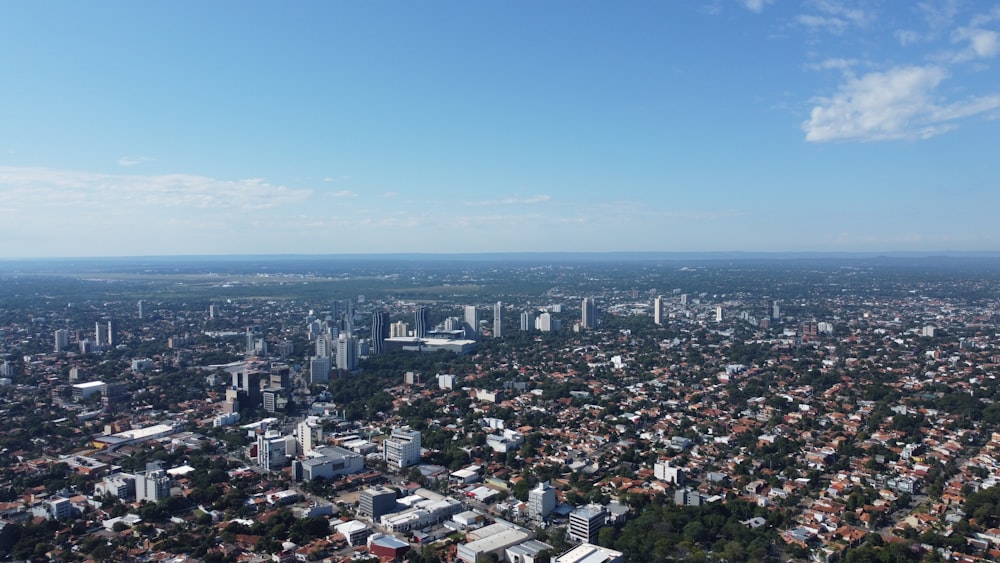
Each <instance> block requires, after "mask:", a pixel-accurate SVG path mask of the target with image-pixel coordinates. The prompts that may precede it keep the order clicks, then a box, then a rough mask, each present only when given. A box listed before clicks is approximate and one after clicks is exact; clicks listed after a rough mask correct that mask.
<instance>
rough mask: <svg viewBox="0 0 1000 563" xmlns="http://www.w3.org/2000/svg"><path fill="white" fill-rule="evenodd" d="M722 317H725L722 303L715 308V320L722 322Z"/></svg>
mask: <svg viewBox="0 0 1000 563" xmlns="http://www.w3.org/2000/svg"><path fill="white" fill-rule="evenodd" d="M722 318H723V316H722V305H719V306H717V307H716V308H715V322H717V323H721V322H722Z"/></svg>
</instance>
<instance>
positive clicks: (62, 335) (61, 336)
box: [55, 328, 69, 352]
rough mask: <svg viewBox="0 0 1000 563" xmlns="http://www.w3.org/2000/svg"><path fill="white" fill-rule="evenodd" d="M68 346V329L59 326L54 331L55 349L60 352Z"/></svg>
mask: <svg viewBox="0 0 1000 563" xmlns="http://www.w3.org/2000/svg"><path fill="white" fill-rule="evenodd" d="M68 346H69V331H68V330H66V329H64V328H61V329H59V330H57V331H56V332H55V350H56V352H62V351H64V350H66V348H67V347H68Z"/></svg>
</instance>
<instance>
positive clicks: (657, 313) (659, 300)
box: [653, 295, 663, 325]
mask: <svg viewBox="0 0 1000 563" xmlns="http://www.w3.org/2000/svg"><path fill="white" fill-rule="evenodd" d="M653 322H654V323H656V324H658V325H662V324H663V296H662V295H657V296H656V299H654V300H653Z"/></svg>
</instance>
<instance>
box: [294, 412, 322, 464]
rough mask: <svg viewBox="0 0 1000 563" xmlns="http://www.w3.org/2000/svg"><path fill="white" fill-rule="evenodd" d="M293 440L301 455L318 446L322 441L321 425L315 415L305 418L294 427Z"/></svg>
mask: <svg viewBox="0 0 1000 563" xmlns="http://www.w3.org/2000/svg"><path fill="white" fill-rule="evenodd" d="M295 440H296V441H297V442H298V443H299V450H300V451H301V452H302V454H303V455H306V454H308V453H309V452H311V451H313V450H314V449H316V448H318V447H319V446H320V445H322V443H323V426H322V425H320V424H319V421H318V419H316V418H315V417H313V418H311V419H310V418H307V419H306V420H303V421H302V422H300V423H298V425H296V427H295Z"/></svg>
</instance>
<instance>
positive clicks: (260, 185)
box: [0, 166, 311, 211]
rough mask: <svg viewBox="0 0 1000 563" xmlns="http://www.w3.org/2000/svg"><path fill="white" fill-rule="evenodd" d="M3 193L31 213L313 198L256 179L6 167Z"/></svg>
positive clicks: (260, 204) (242, 206)
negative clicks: (70, 208) (74, 208)
mask: <svg viewBox="0 0 1000 563" xmlns="http://www.w3.org/2000/svg"><path fill="white" fill-rule="evenodd" d="M0 189H3V190H4V192H5V198H6V199H7V201H8V203H16V204H18V205H25V206H27V207H28V208H44V207H53V206H57V207H63V206H67V205H78V206H85V207H90V208H121V207H122V206H126V205H127V206H143V207H154V208H157V207H158V208H162V207H180V208H190V209H213V210H215V209H219V210H227V209H228V210H234V209H235V210H241V211H247V210H253V209H268V208H272V207H276V206H279V205H285V204H291V203H298V202H301V201H303V200H305V199H306V198H308V197H309V195H310V193H311V192H310V191H309V190H296V189H291V188H287V187H284V186H275V185H272V184H269V183H267V182H266V181H264V180H261V179H256V178H252V179H246V180H219V179H216V178H209V177H205V176H196V175H190V174H164V175H146V176H143V175H125V174H100V173H94V172H81V171H74V170H53V169H49V168H25V167H13V166H0Z"/></svg>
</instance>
